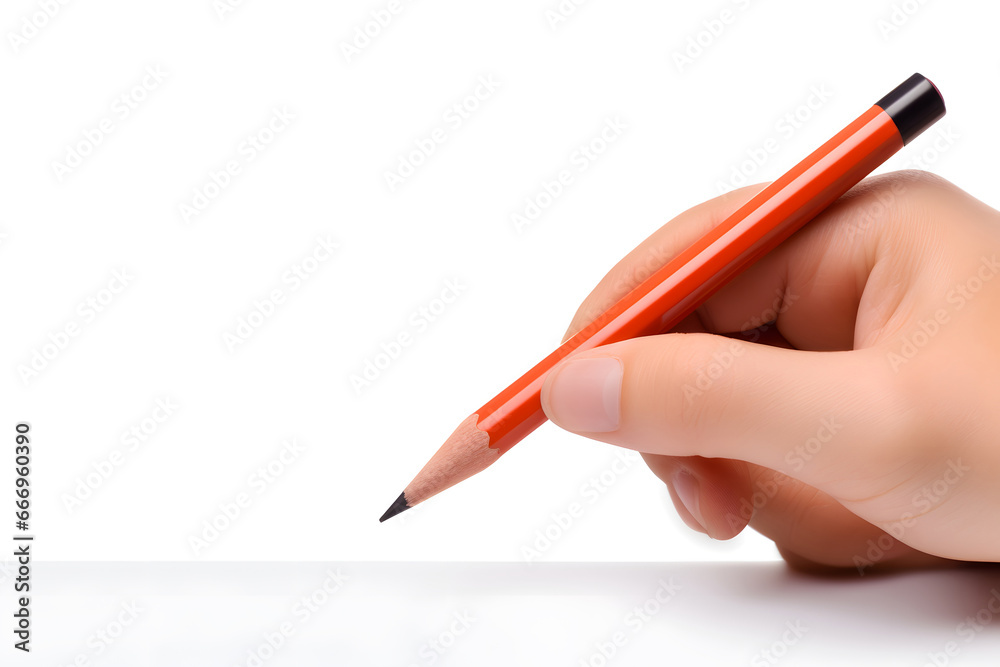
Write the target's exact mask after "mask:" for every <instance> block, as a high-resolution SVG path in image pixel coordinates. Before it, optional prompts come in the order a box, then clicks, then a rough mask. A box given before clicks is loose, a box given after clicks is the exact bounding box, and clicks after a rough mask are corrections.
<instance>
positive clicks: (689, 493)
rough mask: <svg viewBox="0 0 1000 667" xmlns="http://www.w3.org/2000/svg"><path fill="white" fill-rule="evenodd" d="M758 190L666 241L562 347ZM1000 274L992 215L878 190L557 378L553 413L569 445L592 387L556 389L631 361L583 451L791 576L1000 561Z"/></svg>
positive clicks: (930, 180)
mask: <svg viewBox="0 0 1000 667" xmlns="http://www.w3.org/2000/svg"><path fill="white" fill-rule="evenodd" d="M762 187H763V186H762V185H757V186H750V187H747V188H743V189H741V190H738V191H735V192H732V193H729V194H727V195H724V196H722V197H719V198H716V199H713V200H711V201H708V202H705V203H703V204H700V205H699V206H696V207H694V208H692V209H690V210H688V211H686V212H685V213H682V214H681V215H679V216H678V217H677V218H675V219H674V220H672V221H671V222H669V223H667V224H666V225H665V226H664V227H662V228H661V229H660V230H658V231H657V232H655V233H654V234H653V235H652V236H650V237H649V238H648V239H647V240H646V241H644V242H643V243H642V244H640V245H639V246H638V247H637V248H636V249H635V250H633V251H632V252H631V253H630V254H629V255H628V256H626V257H625V258H624V259H623V260H622V261H621V262H619V263H618V265H617V266H615V267H614V268H613V269H612V270H611V272H610V273H608V275H607V276H606V277H605V278H604V279H603V280H602V281H601V283H600V284H599V285H598V286H597V287H596V289H594V291H593V292H592V293H591V294H590V296H588V297H587V299H586V300H585V301H584V302H583V304H582V305H581V306H580V309H579V311H578V312H577V314H576V316H575V318H574V319H573V322H572V324H571V325H570V327H569V330H568V331H567V335H566V337H567V338H568V337H569V336H571V335H572V334H573V333H575V332H576V331H577V330H579V329H581V328H582V327H584V326H585V325H586V324H587V323H588V322H589V321H591V319H592V318H593V317H595V316H596V315H598V314H599V313H600V312H602V311H603V310H605V309H606V308H607V307H609V306H610V305H611V304H613V303H614V302H615V301H616V300H617V299H618V298H620V297H621V296H622V295H623V294H624V293H625V291H627V290H628V289H630V288H631V287H632V286H634V285H636V284H638V282H640V281H641V280H642V279H643V278H645V277H646V276H647V275H649V273H650V272H651V269H655V268H656V267H657V266H661V265H662V264H664V263H666V262H667V261H669V260H670V259H671V258H673V257H674V256H676V255H677V254H678V253H679V252H680V251H681V250H683V249H684V248H685V247H687V246H688V245H689V244H690V243H691V242H693V241H694V240H695V239H697V238H698V237H699V236H701V235H702V234H703V233H704V232H705V231H707V230H708V229H710V228H712V227H713V226H714V225H716V224H718V223H719V222H720V221H721V220H723V219H724V218H725V217H726V216H727V215H729V214H730V213H732V212H733V211H735V210H736V209H737V208H739V207H740V206H741V205H742V204H743V203H744V202H746V201H747V200H748V199H750V198H751V197H752V196H753V195H754V194H756V193H757V192H758V191H759V190H760V189H761V188H762ZM998 261H1000V213H998V212H997V211H996V210H994V209H992V208H990V207H988V206H986V205H985V204H983V203H982V202H980V201H978V200H976V199H974V198H973V197H971V196H970V195H968V194H967V193H965V192H963V191H962V190H960V189H959V188H957V187H955V186H954V185H952V184H951V183H949V182H947V181H945V180H943V179H941V178H938V177H936V176H933V175H930V174H927V173H925V172H918V171H903V172H895V173H891V174H886V175H883V176H878V177H872V178H869V179H866V180H865V181H863V182H862V183H860V184H859V185H858V186H856V187H855V188H853V189H852V190H851V191H850V192H848V193H847V194H846V195H844V196H843V197H842V198H841V199H839V200H838V201H837V202H836V203H834V204H833V205H832V206H831V207H829V208H828V209H827V210H826V211H824V212H823V213H822V214H821V215H819V216H818V217H817V218H815V219H814V220H813V221H812V222H810V223H809V224H808V225H806V226H805V227H804V228H803V229H801V230H799V231H798V232H797V233H796V234H794V235H793V236H792V237H790V238H789V239H788V240H787V241H785V242H784V243H783V244H782V245H781V246H779V247H778V248H776V249H775V250H773V251H772V252H771V253H769V254H768V255H767V256H766V257H764V258H763V259H761V260H760V261H759V262H757V263H756V264H754V265H753V266H752V267H750V268H749V269H748V270H747V271H745V272H744V273H742V274H741V275H739V276H738V277H737V278H736V279H734V280H733V281H732V282H730V283H729V284H728V285H726V286H725V287H724V288H723V289H722V290H720V291H719V292H717V293H716V294H715V295H713V296H712V297H711V298H710V299H709V300H708V301H707V302H705V303H704V304H703V305H702V306H701V307H700V308H698V309H697V311H696V312H694V313H693V314H692V315H691V316H689V317H688V318H687V319H686V320H685V321H684V322H683V323H681V325H680V326H678V327H676V328H675V329H672V330H671V331H670V332H668V333H664V334H661V335H656V336H648V337H644V338H638V339H633V340H628V341H623V342H620V343H615V344H612V345H607V346H603V347H600V348H596V349H594V350H589V351H586V352H581V353H579V354H577V355H573V356H572V357H570V358H569V359H568V360H566V361H564V362H562V364H560V365H559V366H557V367H556V368H555V369H553V372H551V373H550V374H549V376H548V378H547V380H546V383H545V385H544V387H543V389H542V406H543V408H544V409H545V412H546V414H547V416H548V417H549V419H550V420H552V421H553V422H554V423H555V424H557V425H559V426H561V427H563V428H566V429H567V430H571V431H574V428H573V424H572V423H570V422H571V421H572V420H571V419H570V416H571V414H570V413H571V410H570V409H567V407H566V405H567V401H573V400H578V397H579V396H580V395H581V393H580V392H587V391H594V392H598V391H601V387H600V386H594V387H590V386H582V387H581V386H579V384H577V386H576V387H569V386H567V385H568V384H569V383H568V382H563V383H562V384H560V382H559V374H560V372H561V370H563V369H564V368H565V365H566V364H572V363H574V361H576V360H579V359H585V358H601V357H612V358H615V359H618V360H620V362H621V365H622V368H623V376H622V381H621V392H620V398H619V400H618V411H619V416H618V423H617V427H616V428H613V430H602V431H600V432H594V431H590V432H587V431H579V430H575V431H574V432H577V433H579V434H580V435H583V436H586V437H589V438H592V439H595V440H600V441H603V442H607V443H611V444H614V445H619V446H622V447H627V448H629V449H634V450H637V451H639V452H641V453H642V455H643V457H644V459H645V461H646V463H647V464H648V465H649V467H650V469H651V470H652V471H653V472H654V473H655V474H656V475H657V476H658V477H659V478H660V479H661V480H663V481H664V482H665V483H666V485H667V487H668V489H669V491H670V495H671V497H672V498H673V500H674V504H675V505H676V507H677V511H678V512H679V513H680V515H681V517H682V518H683V519H684V521H685V523H687V525H689V526H690V527H691V528H693V529H695V530H699V531H701V532H703V533H706V534H708V535H709V536H711V537H713V538H716V539H720V540H724V539H730V538H732V537H734V536H735V535H737V534H739V533H740V532H741V531H742V530H743V529H744V528H745V527H746V526H747V525H749V526H751V527H752V528H754V529H755V530H757V531H758V532H760V533H761V534H763V535H765V536H767V537H768V538H770V539H771V540H773V541H774V543H775V544H776V545H777V547H778V550H779V552H780V553H781V555H782V556H783V557H784V558H785V560H786V561H787V562H788V563H789V564H791V565H792V566H793V567H796V568H800V569H806V570H812V571H816V570H829V569H834V570H836V569H843V570H845V571H857V572H860V573H862V574H867V573H869V572H874V571H882V570H886V569H895V568H904V567H928V566H950V565H955V564H957V563H958V562H963V561H986V562H997V561H1000V528H998V522H1000V439H998V436H997V433H1000V407H998V406H1000V338H997V335H996V332H997V331H998V330H1000V278H998V277H997V273H1000V263H998ZM993 278H997V279H993ZM935 325H936V326H935ZM727 355H728V356H727ZM824 420H826V421H824ZM679 491H680V492H683V493H684V495H685V497H686V499H687V502H686V503H685V502H682V500H681V498H680V496H679Z"/></svg>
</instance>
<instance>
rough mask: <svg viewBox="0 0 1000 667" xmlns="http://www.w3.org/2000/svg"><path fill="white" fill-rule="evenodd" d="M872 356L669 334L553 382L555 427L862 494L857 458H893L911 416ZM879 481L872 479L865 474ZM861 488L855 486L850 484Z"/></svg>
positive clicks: (614, 349) (556, 373) (547, 393)
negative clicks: (735, 462)
mask: <svg viewBox="0 0 1000 667" xmlns="http://www.w3.org/2000/svg"><path fill="white" fill-rule="evenodd" d="M902 396H903V392H901V391H899V390H897V389H896V388H895V385H894V380H893V378H892V376H891V373H890V372H889V369H888V364H886V363H885V359H884V358H882V356H881V354H880V353H879V352H878V351H877V350H875V349H864V350H851V351H838V352H812V351H803V350H795V349H786V348H778V347H772V346H769V345H761V344H757V343H751V342H747V341H743V340H738V339H735V338H727V337H724V336H717V335H712V334H701V333H691V334H680V333H669V334H662V335H658V336H646V337H642V338H635V339H632V340H627V341H622V342H619V343H614V344H611V345H605V346H602V347H598V348H595V349H593V350H587V351H585V352H581V353H578V354H575V355H573V356H571V357H569V358H567V359H566V360H564V361H563V362H562V363H560V364H559V365H558V366H556V367H555V368H554V369H552V372H550V373H549V375H548V377H547V378H546V380H545V383H544V385H543V387H542V394H541V399H542V407H543V409H544V410H545V414H546V415H547V416H548V418H549V419H550V420H552V421H553V422H554V423H555V424H556V425H558V426H560V427H561V428H564V429H566V430H569V431H573V432H575V433H579V434H581V435H584V436H587V437H589V438H593V439H595V440H601V441H603V442H608V443H611V444H615V445H621V446H623V447H628V448H630V449H635V450H638V451H640V452H646V453H650V454H665V455H670V456H703V457H709V458H720V457H721V458H730V459H738V460H743V461H747V462H750V463H755V464H757V465H761V466H765V467H767V468H771V469H772V470H778V471H781V472H783V473H785V474H787V475H790V476H794V477H796V478H798V479H800V480H802V481H805V482H807V483H811V484H814V485H816V486H819V487H823V486H828V484H829V483H831V482H834V481H839V482H841V483H842V484H847V485H848V486H847V487H844V486H840V488H839V489H837V490H839V491H843V492H845V493H846V494H847V495H848V496H849V495H850V494H851V492H852V491H854V490H857V489H855V488H853V487H851V486H850V484H851V483H852V482H851V480H852V479H853V480H856V479H857V468H858V466H859V465H862V464H863V461H864V458H867V459H869V460H872V458H873V457H878V458H877V460H878V461H880V462H886V461H887V460H891V459H886V458H884V457H887V456H888V457H891V456H894V455H895V454H901V452H894V451H892V449H893V448H898V447H899V445H898V444H895V443H898V442H900V440H904V439H903V438H900V437H899V434H898V433H894V430H895V429H894V426H895V425H896V424H900V423H902V417H903V416H904V415H905V414H906V411H905V405H904V401H903V400H902ZM872 472H875V471H872ZM854 483H855V484H856V482H854Z"/></svg>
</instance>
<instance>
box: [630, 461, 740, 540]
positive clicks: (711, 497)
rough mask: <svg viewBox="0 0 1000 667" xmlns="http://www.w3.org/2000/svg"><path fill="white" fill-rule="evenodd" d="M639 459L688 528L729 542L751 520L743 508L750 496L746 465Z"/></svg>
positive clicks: (732, 462)
mask: <svg viewBox="0 0 1000 667" xmlns="http://www.w3.org/2000/svg"><path fill="white" fill-rule="evenodd" d="M642 457H643V459H645V461H646V465H648V466H649V468H650V470H652V471H653V472H654V473H655V474H656V476H657V477H659V478H660V479H662V480H663V481H664V482H666V484H667V490H668V491H669V492H670V498H671V499H672V500H673V502H674V507H676V508H677V513H678V514H679V515H680V517H681V519H682V520H683V521H684V523H685V524H687V526H688V527H689V528H691V529H693V530H696V531H698V532H701V533H705V534H706V535H708V536H709V537H711V538H713V539H716V540H728V539H731V538H733V537H736V536H737V535H739V534H740V531H742V530H743V529H744V528H746V526H747V524H748V523H749V521H750V518H751V517H750V515H749V514H747V513H746V512H744V511H743V506H744V503H745V502H746V500H745V499H746V498H749V497H750V496H751V495H752V493H753V489H752V487H751V482H750V474H749V472H748V469H747V464H746V463H744V462H743V461H733V460H731V459H706V458H702V457H700V456H684V457H676V456H658V455H655V454H643V455H642ZM744 515H746V516H744Z"/></svg>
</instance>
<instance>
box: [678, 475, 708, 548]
mask: <svg viewBox="0 0 1000 667" xmlns="http://www.w3.org/2000/svg"><path fill="white" fill-rule="evenodd" d="M670 481H671V482H672V486H673V487H674V493H676V494H677V498H678V499H679V500H680V501H681V504H682V505H684V509H686V510H687V511H688V513H689V514H690V515H691V518H692V519H694V520H695V522H696V523H697V524H698V525H696V526H691V525H690V522H688V521H687V520H686V517H684V516H683V515H682V516H681V518H682V519H685V523H687V524H688V525H689V526H690V527H691V528H692V529H694V530H700V531H701V532H703V533H705V534H706V535H707V534H708V528H707V527H706V526H705V519H704V518H703V517H702V516H701V500H700V493H701V490H700V486H701V485H700V484H699V483H698V479H697V478H696V477H695V476H694V475H692V474H691V473H690V472H689V471H688V470H687V469H685V468H678V469H677V470H676V471H675V472H674V474H673V477H672V478H671V480H670Z"/></svg>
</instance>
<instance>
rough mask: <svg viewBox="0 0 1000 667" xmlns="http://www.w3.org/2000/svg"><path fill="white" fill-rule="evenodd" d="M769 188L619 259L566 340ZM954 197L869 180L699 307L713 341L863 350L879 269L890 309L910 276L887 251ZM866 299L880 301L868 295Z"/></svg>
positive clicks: (699, 209)
mask: <svg viewBox="0 0 1000 667" xmlns="http://www.w3.org/2000/svg"><path fill="white" fill-rule="evenodd" d="M762 187H763V186H762V185H755V186H749V187H747V188H743V189H740V190H737V191H734V192H732V193H729V194H727V195H724V196H722V197H719V198H716V199H713V200H711V201H708V202H705V203H703V204H701V205H699V206H696V207H694V208H692V209H690V210H688V211H686V212H684V213H682V214H681V215H680V216H678V217H677V218H675V219H674V220H672V221H670V222H669V223H667V224H666V225H665V226H664V227H662V228H661V229H659V230H658V231H657V232H655V233H654V234H653V235H652V236H650V237H649V238H648V239H646V240H645V241H644V242H643V243H641V244H640V245H639V246H638V247H637V248H636V249H635V250H633V251H632V252H631V253H629V254H628V255H627V256H626V257H625V258H624V259H622V261H621V262H619V263H618V265H616V266H615V267H614V268H613V269H612V270H611V272H609V273H608V275H607V276H606V277H605V278H604V279H603V280H602V281H601V283H600V284H599V285H598V286H597V288H595V289H594V291H593V292H592V293H591V294H590V296H588V297H587V299H585V300H584V302H583V304H582V305H581V306H580V309H579V310H578V312H577V314H576V316H575V317H574V319H573V322H572V324H571V325H570V329H569V331H568V332H567V337H568V336H569V335H571V334H572V333H575V332H576V331H577V330H579V329H580V328H582V327H583V326H585V325H586V324H587V323H588V322H589V321H590V320H591V319H593V318H594V317H596V316H597V315H598V314H600V313H601V312H603V310H605V309H606V308H608V307H609V306H610V305H612V304H613V303H614V302H615V301H617V299H619V298H621V296H623V295H624V294H625V293H627V292H628V291H629V290H630V289H631V288H633V287H634V286H635V285H637V284H638V283H639V282H641V281H642V280H643V279H645V278H646V277H647V276H649V275H650V274H651V273H652V272H654V271H655V270H656V269H658V268H659V267H661V266H663V265H664V264H666V263H667V262H669V261H670V260H671V259H673V258H674V257H675V256H676V255H677V254H679V253H680V252H681V251H682V250H683V249H685V248H686V247H688V246H689V245H690V244H691V243H692V242H693V241H695V240H696V239H697V238H699V237H700V236H701V235H702V234H704V233H705V232H707V231H708V230H709V229H711V228H712V227H714V226H715V225H717V224H718V223H719V222H721V221H722V220H724V219H725V218H726V217H727V216H728V215H729V214H730V213H732V212H733V211H735V210H736V209H738V208H739V206H741V205H742V204H743V203H745V202H746V201H747V200H748V199H749V198H750V197H752V196H753V195H754V194H756V193H757V192H758V191H759V190H760V189H761V188H762ZM953 189H954V188H953V186H950V184H948V183H947V182H945V181H943V179H937V178H935V177H929V176H926V175H922V174H921V173H920V172H896V173H892V174H886V175H882V176H876V177H872V178H869V179H866V180H865V181H863V182H862V183H861V184H859V185H858V186H855V188H853V189H852V190H851V191H849V192H848V193H847V194H845V195H844V196H843V197H841V198H840V199H839V200H838V201H837V202H835V203H834V204H833V205H832V206H830V207H829V208H828V209H826V210H825V211H824V212H822V213H821V214H820V215H818V216H817V217H816V218H815V219H814V220H812V221H811V222H810V223H809V224H808V225H806V226H805V227H804V228H803V229H801V230H799V231H798V232H797V233H795V234H794V235H792V237H790V238H789V239H788V240H786V241H785V242H784V243H783V244H781V245H780V246H778V247H777V248H776V249H774V250H773V251H771V252H770V253H769V254H768V255H766V256H765V257H763V258H762V259H761V260H760V261H758V262H757V263H755V264H754V265H753V266H751V267H749V268H748V269H747V270H746V271H744V272H743V273H742V274H741V275H739V276H737V277H736V278H735V279H734V280H733V281H732V282H730V283H729V284H727V285H726V286H724V287H723V288H722V289H720V290H719V291H718V292H717V293H716V294H714V295H713V296H712V297H711V298H710V299H708V300H707V301H706V302H705V303H704V304H703V305H702V306H701V307H699V308H698V310H697V311H696V312H697V314H698V317H699V318H700V320H701V321H702V322H703V323H704V324H705V326H706V328H707V329H708V330H709V331H711V332H713V333H725V332H732V331H740V330H748V329H753V328H755V327H758V326H760V325H761V324H764V323H768V322H772V321H773V322H775V324H776V326H777V328H778V330H779V331H780V332H781V334H782V335H783V336H784V337H785V338H787V340H788V341H789V342H790V343H791V344H792V345H794V346H795V347H798V348H801V349H813V350H846V349H851V348H852V347H854V346H855V343H856V342H857V343H858V345H857V346H863V344H864V343H866V342H867V341H866V340H860V341H855V338H856V334H857V333H858V332H857V331H856V329H857V325H858V324H859V323H858V321H857V317H858V309H859V307H860V305H861V303H862V299H863V298H864V294H865V290H866V286H868V281H869V278H870V276H871V274H872V272H873V271H875V270H876V265H877V264H878V263H879V262H882V264H886V265H889V264H891V265H892V272H891V273H892V275H893V276H895V278H894V279H893V280H892V281H887V283H886V284H879V285H878V287H879V291H878V294H879V298H880V300H881V301H883V302H887V303H892V302H893V300H894V299H897V298H900V296H901V293H900V290H902V289H905V286H906V284H907V281H906V280H905V277H906V276H907V275H909V274H907V272H906V270H902V271H901V268H902V267H900V261H899V258H898V257H897V256H896V255H898V254H899V253H895V254H894V253H892V252H887V251H886V249H887V248H892V247H894V246H896V245H900V244H903V245H905V239H906V238H910V237H912V235H913V227H914V221H915V220H918V219H920V218H925V217H926V210H927V208H928V205H929V204H930V205H933V204H934V202H935V201H940V200H941V197H933V196H929V195H928V194H927V192H928V191H929V190H933V191H937V192H938V193H940V191H942V190H953ZM930 231H931V232H932V231H933V230H930ZM931 237H933V233H930V234H929V236H928V238H931ZM911 245H912V244H911ZM932 245H933V244H932ZM911 250H912V248H911ZM880 251H881V253H880ZM909 254H911V255H912V254H914V253H909ZM907 261H908V262H909V266H910V271H911V273H914V272H916V271H918V269H919V267H920V266H921V261H920V258H919V257H917V256H914V257H910V258H908V259H907ZM869 291H870V292H872V293H874V292H875V290H874V289H872V288H871V287H870V286H869ZM870 296H871V295H869V298H870ZM876 305H877V304H876ZM874 310H875V313H874V318H873V319H865V320H864V321H863V322H861V324H863V325H864V329H865V332H871V331H873V330H876V329H877V328H878V327H879V326H880V325H881V324H883V322H881V321H879V320H878V318H879V317H885V316H886V314H885V312H884V309H882V311H880V310H879V309H878V308H875V309H874Z"/></svg>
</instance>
